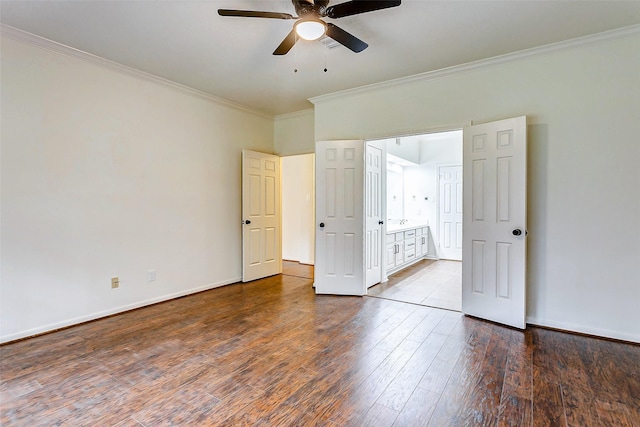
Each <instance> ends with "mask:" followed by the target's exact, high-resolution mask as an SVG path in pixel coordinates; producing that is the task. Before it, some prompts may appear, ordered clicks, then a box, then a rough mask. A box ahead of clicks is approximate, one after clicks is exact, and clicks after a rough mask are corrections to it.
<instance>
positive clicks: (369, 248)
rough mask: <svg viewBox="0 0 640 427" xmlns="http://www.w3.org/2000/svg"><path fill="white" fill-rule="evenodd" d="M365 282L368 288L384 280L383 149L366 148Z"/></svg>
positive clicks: (369, 146)
mask: <svg viewBox="0 0 640 427" xmlns="http://www.w3.org/2000/svg"><path fill="white" fill-rule="evenodd" d="M365 155H366V158H365V161H366V164H365V187H366V193H365V232H366V236H365V243H366V250H365V282H366V286H367V289H368V288H370V287H371V286H373V285H375V284H376V283H380V282H381V281H382V245H383V243H384V240H383V238H382V232H383V224H384V221H383V219H382V173H383V171H384V169H383V168H382V150H381V149H380V148H378V147H376V146H374V145H373V143H367V146H366V148H365Z"/></svg>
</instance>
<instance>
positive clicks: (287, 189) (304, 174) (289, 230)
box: [281, 154, 315, 264]
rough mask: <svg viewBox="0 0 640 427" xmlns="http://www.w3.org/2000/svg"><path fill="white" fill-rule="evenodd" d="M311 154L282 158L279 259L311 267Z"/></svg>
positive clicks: (312, 169) (312, 218)
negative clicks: (280, 248)
mask: <svg viewBox="0 0 640 427" xmlns="http://www.w3.org/2000/svg"><path fill="white" fill-rule="evenodd" d="M314 161H315V155H314V154H303V155H298V156H288V157H282V159H281V170H282V258H283V259H286V260H290V261H299V262H301V263H303V264H314V262H315V254H314V245H315V221H314V215H315V213H314V206H315V204H314V203H315V193H314V190H315V177H314Z"/></svg>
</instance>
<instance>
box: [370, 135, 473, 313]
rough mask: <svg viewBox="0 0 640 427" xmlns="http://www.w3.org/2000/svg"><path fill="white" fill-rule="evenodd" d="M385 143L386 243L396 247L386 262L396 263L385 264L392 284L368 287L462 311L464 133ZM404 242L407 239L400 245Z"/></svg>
mask: <svg viewBox="0 0 640 427" xmlns="http://www.w3.org/2000/svg"><path fill="white" fill-rule="evenodd" d="M376 142H377V143H380V141H376ZM382 142H383V145H384V146H385V148H386V150H385V154H386V162H387V174H386V179H385V183H384V185H383V186H382V187H383V188H382V193H383V200H386V214H385V216H386V233H385V237H386V243H385V244H386V245H387V246H388V247H391V246H393V250H391V249H389V250H388V251H387V258H389V257H390V256H393V259H387V260H386V262H385V264H386V266H387V272H386V273H387V274H385V275H384V277H387V280H386V281H383V282H382V283H380V284H377V285H375V286H372V287H371V288H369V290H368V292H367V294H368V295H369V296H374V297H379V298H386V299H392V300H396V301H402V302H409V303H413V304H421V305H427V306H431V307H438V308H444V309H448V310H456V311H460V310H461V309H462V262H461V261H462V131H461V130H454V131H448V132H438V133H429V134H422V135H413V136H405V137H397V138H389V139H386V140H383V141H382ZM414 230H415V234H416V236H415V237H414V236H413V233H414ZM399 239H403V240H401V243H400V244H398V243H397V242H398V241H399ZM414 248H415V249H414ZM414 253H415V256H414ZM390 254H393V255H390Z"/></svg>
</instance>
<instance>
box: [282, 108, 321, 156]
mask: <svg viewBox="0 0 640 427" xmlns="http://www.w3.org/2000/svg"><path fill="white" fill-rule="evenodd" d="M313 115H314V113H313V110H304V111H298V112H295V113H291V114H283V115H280V116H276V118H275V123H274V149H275V153H276V154H277V155H279V156H291V155H294V154H308V153H314V152H315V151H316V148H315V139H314V117H313Z"/></svg>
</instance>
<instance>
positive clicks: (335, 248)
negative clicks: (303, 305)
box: [315, 141, 366, 295]
mask: <svg viewBox="0 0 640 427" xmlns="http://www.w3.org/2000/svg"><path fill="white" fill-rule="evenodd" d="M364 163H365V162H364V141H320V142H318V143H317V144H316V263H315V288H316V293H318V294H336V295H364V294H365V293H366V285H365V277H364V253H365V250H364Z"/></svg>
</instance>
